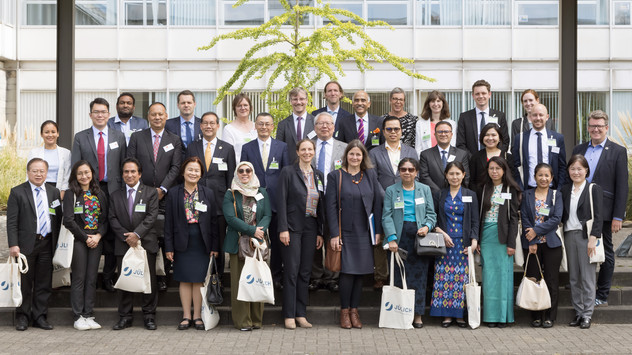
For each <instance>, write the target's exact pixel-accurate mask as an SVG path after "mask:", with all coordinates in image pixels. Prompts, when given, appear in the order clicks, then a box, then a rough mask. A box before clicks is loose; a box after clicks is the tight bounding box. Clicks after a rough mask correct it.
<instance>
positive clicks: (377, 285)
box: [373, 280, 384, 290]
mask: <svg viewBox="0 0 632 355" xmlns="http://www.w3.org/2000/svg"><path fill="white" fill-rule="evenodd" d="M382 287H384V281H382V280H375V283H374V284H373V288H374V289H376V290H379V289H381V288H382Z"/></svg>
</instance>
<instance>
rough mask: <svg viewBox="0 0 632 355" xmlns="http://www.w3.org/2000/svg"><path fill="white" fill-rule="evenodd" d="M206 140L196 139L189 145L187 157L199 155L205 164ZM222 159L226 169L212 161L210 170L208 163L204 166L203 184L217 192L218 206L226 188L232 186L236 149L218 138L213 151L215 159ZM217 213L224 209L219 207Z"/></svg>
mask: <svg viewBox="0 0 632 355" xmlns="http://www.w3.org/2000/svg"><path fill="white" fill-rule="evenodd" d="M205 149H206V147H204V141H202V140H199V141H195V142H193V143H191V144H189V146H188V147H187V151H186V154H185V158H188V157H198V158H200V160H202V164H203V165H204V163H205V160H204V151H205ZM216 159H221V160H222V161H223V162H224V163H225V164H226V170H219V168H220V166H219V164H218V163H216V162H213V161H211V166H210V167H209V170H206V165H204V166H203V167H202V180H200V181H203V184H204V185H205V186H206V187H208V188H209V189H211V190H213V193H214V194H215V203H216V206H221V205H222V201H224V194H225V193H226V190H228V189H229V188H230V184H231V182H232V181H233V177H234V176H235V164H236V162H235V150H234V149H233V146H232V145H231V144H229V143H226V142H224V141H223V140H221V139H219V138H218V139H217V143H216V147H215V150H214V151H213V160H216ZM217 213H218V214H219V215H222V214H223V213H222V209H221V208H218V209H217Z"/></svg>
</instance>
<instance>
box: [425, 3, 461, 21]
mask: <svg viewBox="0 0 632 355" xmlns="http://www.w3.org/2000/svg"><path fill="white" fill-rule="evenodd" d="M416 3H417V5H416V6H417V25H421V26H428V25H438V26H460V25H461V15H462V7H463V5H462V3H463V1H462V0H416Z"/></svg>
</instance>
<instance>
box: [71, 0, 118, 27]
mask: <svg viewBox="0 0 632 355" xmlns="http://www.w3.org/2000/svg"><path fill="white" fill-rule="evenodd" d="M75 24H76V25H78V26H81V25H87V26H99V25H109V26H114V25H116V0H77V1H76V2H75Z"/></svg>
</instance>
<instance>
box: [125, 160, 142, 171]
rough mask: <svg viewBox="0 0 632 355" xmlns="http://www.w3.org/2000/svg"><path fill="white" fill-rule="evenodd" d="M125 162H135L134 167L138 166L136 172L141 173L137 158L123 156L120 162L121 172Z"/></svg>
mask: <svg viewBox="0 0 632 355" xmlns="http://www.w3.org/2000/svg"><path fill="white" fill-rule="evenodd" d="M127 163H134V164H136V167H137V168H138V172H139V173H141V174H142V173H143V166H142V165H140V161H138V159H136V158H134V157H129V158H125V159H124V160H123V162H122V163H121V174H122V173H123V167H124V166H125V164H127Z"/></svg>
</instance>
